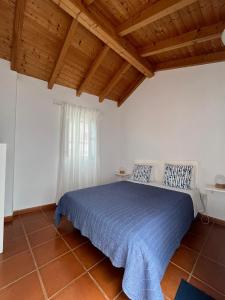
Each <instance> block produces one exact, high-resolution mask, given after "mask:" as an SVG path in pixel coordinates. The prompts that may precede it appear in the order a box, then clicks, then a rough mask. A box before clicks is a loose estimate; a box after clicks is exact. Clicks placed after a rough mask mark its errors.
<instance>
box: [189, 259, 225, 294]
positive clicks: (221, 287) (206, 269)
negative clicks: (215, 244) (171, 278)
mask: <svg viewBox="0 0 225 300" xmlns="http://www.w3.org/2000/svg"><path fill="white" fill-rule="evenodd" d="M193 275H194V276H195V277H197V278H199V279H200V280H201V281H203V282H206V283H208V284H209V285H210V286H212V287H213V288H215V289H216V290H218V291H220V292H221V293H223V294H225V284H224V283H225V280H224V279H225V267H224V266H222V265H219V264H217V263H214V262H212V261H211V260H209V259H207V258H204V257H200V258H199V259H198V262H197V265H196V267H195V270H194V272H193Z"/></svg>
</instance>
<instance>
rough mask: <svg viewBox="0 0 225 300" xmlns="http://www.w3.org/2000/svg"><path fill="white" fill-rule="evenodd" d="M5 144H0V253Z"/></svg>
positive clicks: (1, 245) (0, 243)
mask: <svg viewBox="0 0 225 300" xmlns="http://www.w3.org/2000/svg"><path fill="white" fill-rule="evenodd" d="M5 169H6V144H0V253H2V252H3V234H4V202H5Z"/></svg>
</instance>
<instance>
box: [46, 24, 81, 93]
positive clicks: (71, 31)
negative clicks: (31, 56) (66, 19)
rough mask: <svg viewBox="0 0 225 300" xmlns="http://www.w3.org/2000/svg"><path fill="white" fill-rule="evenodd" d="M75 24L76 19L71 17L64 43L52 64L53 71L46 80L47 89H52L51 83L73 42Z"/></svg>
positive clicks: (52, 83) (54, 79)
mask: <svg viewBox="0 0 225 300" xmlns="http://www.w3.org/2000/svg"><path fill="white" fill-rule="evenodd" d="M77 26H78V22H77V20H75V19H72V22H71V25H70V27H69V29H68V31H67V34H66V37H65V40H64V43H63V45H62V48H61V50H60V53H59V56H58V58H57V60H56V63H55V66H54V69H53V72H52V74H51V77H50V79H49V82H48V88H49V89H52V88H53V85H54V83H55V81H56V78H57V76H58V75H59V73H60V71H61V69H62V67H63V63H64V61H65V57H66V55H67V52H68V50H69V48H70V46H71V44H72V42H73V39H74V36H75V32H76V30H77Z"/></svg>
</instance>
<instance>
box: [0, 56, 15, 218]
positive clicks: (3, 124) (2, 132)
mask: <svg viewBox="0 0 225 300" xmlns="http://www.w3.org/2000/svg"><path fill="white" fill-rule="evenodd" d="M15 107H16V73H15V72H12V71H10V66H9V63H8V62H7V61H4V60H0V143H6V144H7V156H6V157H7V162H6V165H7V168H6V187H5V188H6V189H5V199H6V200H5V215H11V214H12V210H13V176H14V175H13V172H14V140H15Z"/></svg>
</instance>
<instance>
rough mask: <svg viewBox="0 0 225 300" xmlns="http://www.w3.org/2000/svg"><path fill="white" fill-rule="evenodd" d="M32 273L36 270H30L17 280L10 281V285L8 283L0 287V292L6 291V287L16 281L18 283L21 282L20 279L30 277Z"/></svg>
mask: <svg viewBox="0 0 225 300" xmlns="http://www.w3.org/2000/svg"><path fill="white" fill-rule="evenodd" d="M34 272H36V270H32V271H31V272H29V273H26V274H24V275H22V276H21V277H19V278H17V279H16V280H14V281H11V282H10V283H8V284H6V285H4V286H2V287H1V288H0V291H2V290H4V289H6V288H7V287H9V286H11V285H13V284H14V283H16V282H17V281H19V280H21V279H23V278H25V277H27V276H28V275H30V274H32V273H34Z"/></svg>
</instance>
